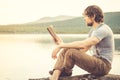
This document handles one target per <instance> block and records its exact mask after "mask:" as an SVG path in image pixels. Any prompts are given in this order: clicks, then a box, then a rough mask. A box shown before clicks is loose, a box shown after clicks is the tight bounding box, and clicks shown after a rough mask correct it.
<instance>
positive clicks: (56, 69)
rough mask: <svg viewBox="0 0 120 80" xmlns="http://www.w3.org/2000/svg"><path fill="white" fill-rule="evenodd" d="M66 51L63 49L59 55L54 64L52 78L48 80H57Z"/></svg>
mask: <svg viewBox="0 0 120 80" xmlns="http://www.w3.org/2000/svg"><path fill="white" fill-rule="evenodd" d="M67 50H68V49H63V50H62V51H61V53H60V54H59V56H58V58H57V61H56V63H55V66H54V69H53V71H52V76H51V78H50V80H58V78H59V76H60V74H61V70H62V68H63V62H64V55H65V53H66V51H67Z"/></svg>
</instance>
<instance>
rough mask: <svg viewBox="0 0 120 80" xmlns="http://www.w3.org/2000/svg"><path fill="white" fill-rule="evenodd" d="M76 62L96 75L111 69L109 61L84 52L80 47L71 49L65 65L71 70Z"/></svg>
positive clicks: (68, 51)
mask: <svg viewBox="0 0 120 80" xmlns="http://www.w3.org/2000/svg"><path fill="white" fill-rule="evenodd" d="M75 64H76V65H77V66H79V67H80V68H82V69H84V70H86V71H88V72H89V73H91V74H94V75H105V74H107V73H108V72H109V70H110V65H109V63H107V64H106V62H105V61H103V60H102V59H99V58H96V57H94V56H89V55H87V54H86V53H82V52H81V51H80V50H79V49H69V50H67V52H66V54H65V58H64V67H65V68H66V69H69V70H71V69H72V68H73V67H74V65H75Z"/></svg>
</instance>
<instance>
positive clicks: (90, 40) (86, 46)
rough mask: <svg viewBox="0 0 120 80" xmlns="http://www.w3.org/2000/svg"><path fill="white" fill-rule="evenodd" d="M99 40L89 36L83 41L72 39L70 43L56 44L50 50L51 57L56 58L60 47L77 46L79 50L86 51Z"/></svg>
mask: <svg viewBox="0 0 120 80" xmlns="http://www.w3.org/2000/svg"><path fill="white" fill-rule="evenodd" d="M99 42H100V40H99V39H98V38H97V37H91V38H88V39H86V40H83V41H74V42H71V43H62V44H60V45H57V46H56V48H55V49H54V50H53V52H52V58H53V59H56V58H57V53H58V52H59V51H60V49H61V48H79V49H81V51H83V52H86V51H87V50H88V49H89V48H90V47H91V46H92V45H96V44H97V43H99Z"/></svg>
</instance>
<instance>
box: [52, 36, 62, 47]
mask: <svg viewBox="0 0 120 80" xmlns="http://www.w3.org/2000/svg"><path fill="white" fill-rule="evenodd" d="M53 40H54V42H55V44H57V45H60V44H62V43H63V40H62V39H61V38H60V37H59V36H57V37H56V39H54V38H53Z"/></svg>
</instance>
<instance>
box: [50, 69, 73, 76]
mask: <svg viewBox="0 0 120 80" xmlns="http://www.w3.org/2000/svg"><path fill="white" fill-rule="evenodd" d="M53 72H54V70H52V71H49V74H50V75H53ZM71 75H72V71H70V72H65V70H63V71H62V72H61V74H60V77H65V76H71Z"/></svg>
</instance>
